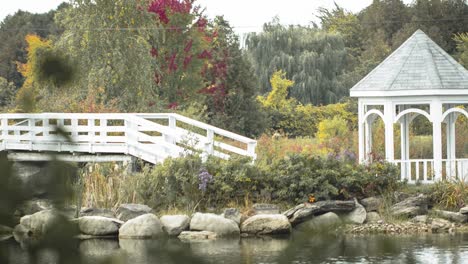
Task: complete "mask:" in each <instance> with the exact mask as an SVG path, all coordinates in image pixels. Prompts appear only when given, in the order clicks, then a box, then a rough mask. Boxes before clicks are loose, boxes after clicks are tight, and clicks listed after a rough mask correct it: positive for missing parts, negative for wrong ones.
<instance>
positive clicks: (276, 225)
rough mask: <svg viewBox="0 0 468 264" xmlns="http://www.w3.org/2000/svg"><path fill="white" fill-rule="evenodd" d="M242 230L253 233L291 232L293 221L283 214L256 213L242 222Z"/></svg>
mask: <svg viewBox="0 0 468 264" xmlns="http://www.w3.org/2000/svg"><path fill="white" fill-rule="evenodd" d="M241 232H242V233H247V234H252V235H275V234H289V233H290V232H291V223H289V220H288V218H287V217H286V216H285V215H282V214H264V215H254V216H252V217H250V218H248V219H247V220H245V221H244V222H243V223H242V225H241Z"/></svg>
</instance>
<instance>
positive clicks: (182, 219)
mask: <svg viewBox="0 0 468 264" xmlns="http://www.w3.org/2000/svg"><path fill="white" fill-rule="evenodd" d="M161 222H162V224H163V226H164V230H166V232H167V234H168V235H170V236H178V235H179V234H180V233H181V232H182V231H184V230H187V229H188V227H189V224H190V217H188V216H187V215H164V216H162V217H161Z"/></svg>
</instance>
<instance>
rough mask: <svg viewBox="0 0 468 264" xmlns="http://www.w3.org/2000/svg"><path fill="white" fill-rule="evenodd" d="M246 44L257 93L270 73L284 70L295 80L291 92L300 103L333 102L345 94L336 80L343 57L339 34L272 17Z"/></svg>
mask: <svg viewBox="0 0 468 264" xmlns="http://www.w3.org/2000/svg"><path fill="white" fill-rule="evenodd" d="M246 46H247V52H248V54H249V57H250V59H251V61H252V64H253V66H254V69H255V73H256V75H257V76H258V77H259V81H260V93H266V92H268V91H270V90H271V86H270V83H269V79H270V76H271V75H272V74H273V72H275V71H278V70H283V71H285V72H286V73H287V74H286V77H287V78H288V79H290V80H293V81H294V85H293V87H292V88H291V90H290V92H289V94H290V96H291V97H293V98H296V99H297V100H298V101H300V102H301V103H303V104H307V103H312V104H316V105H319V104H328V103H334V102H337V101H338V100H339V99H340V98H341V97H343V96H345V95H347V94H348V91H347V90H343V89H341V87H340V86H339V85H338V80H337V76H339V75H340V74H341V73H342V72H343V69H344V66H345V64H344V62H345V58H346V50H345V46H344V42H343V38H342V37H341V36H340V35H338V34H335V33H326V32H323V31H321V30H319V29H317V28H311V27H303V26H289V27H285V26H282V25H280V24H279V21H278V20H274V21H273V22H271V23H267V24H265V25H264V28H263V32H261V33H258V34H256V33H252V34H250V35H249V36H248V38H247V40H246Z"/></svg>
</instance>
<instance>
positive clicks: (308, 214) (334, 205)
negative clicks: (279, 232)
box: [283, 201, 356, 226]
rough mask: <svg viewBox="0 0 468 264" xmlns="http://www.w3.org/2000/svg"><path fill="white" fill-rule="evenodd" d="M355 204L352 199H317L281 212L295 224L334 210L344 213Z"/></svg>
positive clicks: (352, 208) (349, 210)
mask: <svg viewBox="0 0 468 264" xmlns="http://www.w3.org/2000/svg"><path fill="white" fill-rule="evenodd" d="M355 206H356V204H355V202H354V201H319V202H316V203H303V204H300V205H298V206H296V207H294V208H291V209H289V210H287V211H286V212H284V213H283V214H284V215H285V216H286V217H287V218H288V219H289V222H291V224H292V225H293V226H294V225H297V224H299V223H301V222H304V221H306V220H309V219H311V218H313V217H314V216H316V215H320V214H324V213H328V212H335V213H346V212H351V211H352V210H354V208H355Z"/></svg>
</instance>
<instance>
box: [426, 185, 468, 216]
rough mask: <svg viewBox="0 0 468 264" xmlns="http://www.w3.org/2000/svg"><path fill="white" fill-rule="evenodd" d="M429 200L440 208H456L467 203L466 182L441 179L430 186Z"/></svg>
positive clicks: (467, 186)
mask: <svg viewBox="0 0 468 264" xmlns="http://www.w3.org/2000/svg"><path fill="white" fill-rule="evenodd" d="M431 200H432V201H434V202H435V203H436V204H437V205H438V206H439V207H441V208H442V209H448V210H458V209H460V208H461V207H463V206H465V205H467V204H468V183H466V182H465V181H464V180H453V181H448V180H443V181H438V182H436V183H435V184H434V185H433V186H432V192H431Z"/></svg>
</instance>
